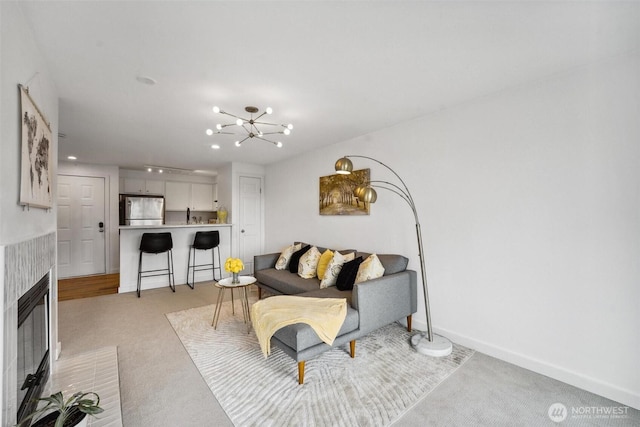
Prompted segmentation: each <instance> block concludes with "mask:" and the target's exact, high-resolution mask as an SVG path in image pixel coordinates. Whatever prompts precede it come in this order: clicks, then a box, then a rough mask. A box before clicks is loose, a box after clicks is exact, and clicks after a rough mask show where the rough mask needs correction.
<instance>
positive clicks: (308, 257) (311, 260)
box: [298, 246, 321, 279]
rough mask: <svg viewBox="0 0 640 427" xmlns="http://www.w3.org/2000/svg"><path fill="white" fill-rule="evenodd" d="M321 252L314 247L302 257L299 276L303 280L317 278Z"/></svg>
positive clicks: (299, 264)
mask: <svg viewBox="0 0 640 427" xmlns="http://www.w3.org/2000/svg"><path fill="white" fill-rule="evenodd" d="M320 256H321V255H320V251H318V248H316V247H315V246H312V247H311V249H309V250H308V251H307V252H306V253H305V254H304V255H302V257H300V262H299V263H298V276H300V277H302V278H303V279H312V278H314V277H316V274H317V270H318V261H320Z"/></svg>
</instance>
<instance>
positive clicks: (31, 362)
mask: <svg viewBox="0 0 640 427" xmlns="http://www.w3.org/2000/svg"><path fill="white" fill-rule="evenodd" d="M49 282H50V278H49V273H47V274H45V275H44V276H43V277H42V278H41V279H40V280H39V281H38V282H37V283H36V284H35V285H34V286H33V287H32V288H31V289H29V290H28V291H27V292H26V293H25V294H24V295H23V296H22V297H20V299H19V300H18V348H17V350H18V372H17V374H18V375H17V384H16V385H17V392H18V394H17V396H18V400H17V402H18V405H19V406H18V413H17V420H18V422H20V421H22V419H23V418H24V417H25V416H27V415H29V414H30V413H31V412H33V411H34V410H35V409H36V406H37V402H36V399H37V398H39V397H40V396H41V394H42V389H43V388H44V385H45V384H46V382H47V379H48V378H49Z"/></svg>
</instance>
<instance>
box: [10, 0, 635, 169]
mask: <svg viewBox="0 0 640 427" xmlns="http://www.w3.org/2000/svg"><path fill="white" fill-rule="evenodd" d="M639 6H640V3H637V2H588V3H587V2H558V1H556V2H515V1H514V2H427V1H364V2H363V1H358V2H355V1H298V2H291V1H288V2H277V1H254V2H250V1H170V2H167V1H164V2H159V1H124V2H118V1H97V2H96V1H80V2H74V1H46V2H45V1H26V2H22V7H23V10H24V12H25V15H26V17H27V19H28V21H29V22H30V23H31V25H32V30H33V32H34V34H35V38H36V41H37V43H38V44H39V46H40V48H41V50H42V53H43V55H44V56H45V59H46V61H47V66H48V68H49V70H50V72H51V74H52V76H53V80H54V82H55V85H56V87H57V90H58V94H59V97H60V103H59V120H60V121H59V132H60V133H62V134H64V135H66V136H65V137H61V138H60V139H59V158H60V159H62V160H64V159H66V157H67V156H68V155H75V156H77V158H78V161H80V162H84V163H98V164H109V165H118V166H120V167H123V168H128V169H138V168H141V167H142V166H143V165H161V166H165V167H173V168H179V169H188V170H203V171H215V170H216V168H218V167H219V166H220V165H221V164H225V163H227V162H231V161H234V162H248V163H255V164H269V163H272V162H276V161H279V160H282V159H284V158H286V157H291V156H297V155H300V154H302V153H304V152H307V151H310V150H313V149H317V148H319V147H322V146H325V145H330V144H335V143H338V142H341V141H345V140H348V139H351V138H354V137H356V136H359V135H364V134H367V133H370V132H374V131H376V130H379V129H382V128H385V127H389V126H393V125H395V124H398V123H401V122H403V121H406V120H409V119H412V118H415V117H419V116H423V115H426V114H429V113H431V112H434V111H438V110H441V109H444V108H449V107H451V106H454V105H457V104H461V103H464V102H466V101H469V100H473V99H477V98H479V97H482V96H486V95H488V94H491V93H495V92H498V91H501V90H504V89H506V88H510V87H514V86H518V85H522V84H526V83H530V82H535V81H538V80H541V79H544V78H547V77H549V76H552V75H554V74H557V73H561V72H565V71H567V70H569V69H572V68H574V67H578V66H583V65H585V64H588V63H590V62H593V61H600V60H606V58H609V57H611V56H616V55H622V54H627V53H629V52H636V51H638V49H639V46H640V36H639V34H640V29H639V27H640V24H639V23H640V13H639V10H640V7H639ZM138 76H146V77H150V78H153V79H154V80H155V81H156V82H157V83H156V84H155V85H148V84H143V83H140V82H139V81H137V79H136V78H137V77H138ZM214 105H217V106H219V107H221V108H222V109H223V110H226V111H228V112H232V113H235V114H241V113H243V112H244V107H245V106H249V105H253V106H256V107H258V108H260V109H261V110H263V109H264V108H266V107H272V108H273V110H274V113H273V115H271V116H269V117H268V118H269V119H270V120H273V121H276V122H278V123H293V125H294V129H293V131H292V132H291V135H289V136H282V137H281V138H278V139H279V140H280V141H282V142H283V144H284V147H283V148H276V147H275V146H274V145H272V144H268V143H265V142H262V141H259V140H255V139H254V140H247V141H245V143H243V144H242V146H241V147H235V146H234V144H233V142H234V141H235V140H237V139H238V138H237V137H236V136H234V135H213V136H207V135H206V134H205V130H206V129H207V128H214V127H215V124H216V123H218V122H220V119H219V117H220V116H214V114H213V112H212V107H213V106H214ZM225 123H226V121H225ZM236 129H237V128H236ZM213 143H217V144H219V145H220V146H221V148H220V149H219V150H213V149H211V144H213ZM395 143H398V142H395Z"/></svg>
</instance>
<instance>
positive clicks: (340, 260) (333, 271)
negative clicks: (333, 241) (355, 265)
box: [320, 252, 355, 289]
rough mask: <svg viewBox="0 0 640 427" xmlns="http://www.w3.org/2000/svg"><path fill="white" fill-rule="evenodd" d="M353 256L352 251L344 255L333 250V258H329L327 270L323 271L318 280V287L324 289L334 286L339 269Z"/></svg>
mask: <svg viewBox="0 0 640 427" xmlns="http://www.w3.org/2000/svg"><path fill="white" fill-rule="evenodd" d="M354 258H355V253H353V252H351V253H348V254H346V255H343V254H341V253H340V252H335V253H334V254H333V258H331V261H329V265H328V266H327V271H325V272H324V277H323V278H322V281H321V282H320V288H322V289H324V288H328V287H329V286H335V285H336V280H337V279H338V274H340V270H341V269H342V265H343V264H344V263H345V262H348V261H351V260H352V259H354Z"/></svg>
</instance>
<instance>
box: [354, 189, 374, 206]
mask: <svg viewBox="0 0 640 427" xmlns="http://www.w3.org/2000/svg"><path fill="white" fill-rule="evenodd" d="M358 198H359V199H360V200H362V201H365V202H367V203H375V202H376V200H378V193H376V190H374V189H373V188H371V187H365V188H364V190H363V191H362V195H360V196H358Z"/></svg>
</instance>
